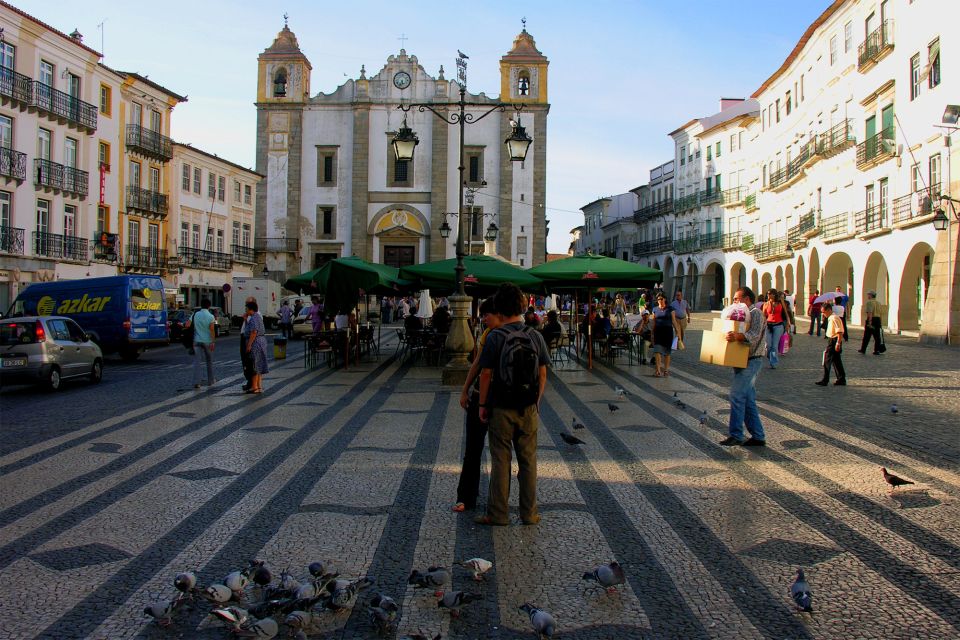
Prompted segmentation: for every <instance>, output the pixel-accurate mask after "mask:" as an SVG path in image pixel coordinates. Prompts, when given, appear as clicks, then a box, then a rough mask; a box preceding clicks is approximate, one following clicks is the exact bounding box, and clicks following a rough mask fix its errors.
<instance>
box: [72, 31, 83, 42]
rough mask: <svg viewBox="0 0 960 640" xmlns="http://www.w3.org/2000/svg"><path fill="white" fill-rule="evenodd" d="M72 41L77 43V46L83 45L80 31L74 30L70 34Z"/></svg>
mask: <svg viewBox="0 0 960 640" xmlns="http://www.w3.org/2000/svg"><path fill="white" fill-rule="evenodd" d="M70 39H71V40H73V41H74V42H76V43H77V44H83V36H82V35H81V34H80V30H79V29H74V30H73V33H71V34H70Z"/></svg>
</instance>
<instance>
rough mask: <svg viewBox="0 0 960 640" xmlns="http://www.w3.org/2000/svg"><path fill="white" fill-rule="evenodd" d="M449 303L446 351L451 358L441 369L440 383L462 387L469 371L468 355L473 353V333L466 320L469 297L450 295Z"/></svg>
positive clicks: (468, 312)
mask: <svg viewBox="0 0 960 640" xmlns="http://www.w3.org/2000/svg"><path fill="white" fill-rule="evenodd" d="M447 300H449V302H450V313H451V315H452V316H453V318H452V320H451V322H450V333H449V334H447V345H446V346H447V351H448V352H449V353H450V354H451V356H452V358H451V360H450V363H449V364H447V366H445V367H444V368H443V374H442V376H441V382H442V384H445V385H454V386H460V387H462V386H463V383H464V382H466V380H467V373H468V372H469V371H470V353H471V352H472V351H473V347H474V344H475V343H474V340H473V333H472V332H471V331H470V325H469V324H468V322H467V319H468V318H469V317H470V303H471V302H472V301H473V298H471V297H470V296H460V295H452V296H450V297H449V298H447Z"/></svg>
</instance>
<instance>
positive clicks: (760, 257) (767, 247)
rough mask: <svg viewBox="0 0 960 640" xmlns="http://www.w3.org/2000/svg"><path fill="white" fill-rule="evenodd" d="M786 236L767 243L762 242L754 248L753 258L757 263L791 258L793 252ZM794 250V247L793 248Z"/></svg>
mask: <svg viewBox="0 0 960 640" xmlns="http://www.w3.org/2000/svg"><path fill="white" fill-rule="evenodd" d="M788 246H789V243H788V242H787V238H786V236H784V237H782V238H771V239H770V240H767V241H766V242H761V243H759V244H757V245H756V246H754V248H753V258H754V260H756V261H757V262H770V261H771V260H782V259H783V258H789V257H790V255H791V253H792V251H790V250H789V249H788V248H787V247H788ZM791 249H792V247H791Z"/></svg>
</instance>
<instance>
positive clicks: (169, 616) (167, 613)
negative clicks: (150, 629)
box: [143, 602, 173, 627]
mask: <svg viewBox="0 0 960 640" xmlns="http://www.w3.org/2000/svg"><path fill="white" fill-rule="evenodd" d="M143 613H144V614H146V615H148V616H150V617H151V618H153V619H154V620H156V621H157V624H159V625H160V626H161V627H168V626H170V623H172V622H173V603H172V602H153V603H151V604H148V605H147V606H146V607H145V608H144V609H143Z"/></svg>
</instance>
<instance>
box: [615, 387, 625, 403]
mask: <svg viewBox="0 0 960 640" xmlns="http://www.w3.org/2000/svg"><path fill="white" fill-rule="evenodd" d="M614 392H615V393H616V394H617V398H618V399H620V400H623V399H625V398H626V395H627V390H626V389H624V388H623V387H621V386H620V385H617V387H616V388H615V389H614Z"/></svg>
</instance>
